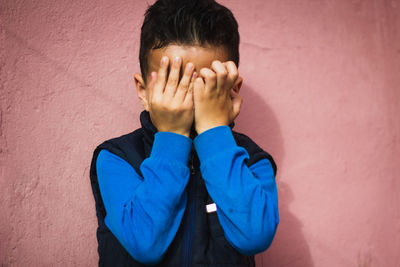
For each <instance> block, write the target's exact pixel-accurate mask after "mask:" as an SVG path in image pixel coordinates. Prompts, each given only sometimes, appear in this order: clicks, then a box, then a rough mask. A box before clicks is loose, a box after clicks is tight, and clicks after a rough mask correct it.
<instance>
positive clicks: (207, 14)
mask: <svg viewBox="0 0 400 267" xmlns="http://www.w3.org/2000/svg"><path fill="white" fill-rule="evenodd" d="M239 41H240V37H239V31H238V23H237V21H236V19H235V17H234V16H233V14H232V12H231V11H230V10H229V9H227V8H226V7H224V6H222V5H220V4H218V3H217V2H215V1H214V0H158V1H156V2H155V3H154V4H153V5H152V6H150V7H149V8H148V9H147V11H146V13H145V18H144V21H143V25H142V31H141V35H140V51H139V61H140V70H141V72H142V75H143V78H144V79H145V80H146V75H147V72H148V68H149V65H148V55H149V52H150V50H151V49H158V48H163V47H166V46H168V45H170V44H178V45H200V46H204V45H214V46H223V47H225V48H226V50H227V52H228V56H229V59H230V60H232V61H233V62H235V64H236V65H237V66H238V65H239Z"/></svg>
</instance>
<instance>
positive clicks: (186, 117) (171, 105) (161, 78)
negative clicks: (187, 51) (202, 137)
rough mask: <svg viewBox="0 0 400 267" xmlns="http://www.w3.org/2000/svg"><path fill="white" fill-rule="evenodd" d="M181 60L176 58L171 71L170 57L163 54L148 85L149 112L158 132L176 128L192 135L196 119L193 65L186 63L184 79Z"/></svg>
mask: <svg viewBox="0 0 400 267" xmlns="http://www.w3.org/2000/svg"><path fill="white" fill-rule="evenodd" d="M181 64H182V58H181V57H177V58H175V59H174V61H173V62H172V63H171V68H170V71H169V75H168V66H169V58H168V57H166V56H164V57H162V58H161V62H160V68H159V70H158V72H152V73H151V81H150V83H149V86H148V87H147V89H148V90H149V113H150V118H151V121H152V122H153V124H154V126H155V127H156V128H157V130H158V131H159V132H173V133H177V134H182V135H185V136H187V137H189V135H190V129H191V126H192V124H193V119H194V111H193V107H194V106H193V80H194V78H193V76H194V75H193V71H194V65H193V64H192V63H190V62H189V63H187V64H186V66H185V70H184V73H183V76H182V79H181V80H179V73H180V69H181ZM167 76H168V80H167Z"/></svg>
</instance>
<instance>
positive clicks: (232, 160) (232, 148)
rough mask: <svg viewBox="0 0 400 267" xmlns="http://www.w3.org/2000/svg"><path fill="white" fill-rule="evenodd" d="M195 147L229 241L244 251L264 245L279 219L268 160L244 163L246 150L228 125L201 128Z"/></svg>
mask: <svg viewBox="0 0 400 267" xmlns="http://www.w3.org/2000/svg"><path fill="white" fill-rule="evenodd" d="M206 144H207V145H206ZM195 147H196V150H197V152H198V154H199V158H200V161H201V172H202V175H203V178H204V180H205V184H206V187H207V190H208V192H209V194H210V196H211V197H212V199H213V200H214V201H215V203H216V205H217V213H218V218H219V221H220V223H221V226H222V227H223V229H224V232H225V236H226V238H227V239H228V241H229V242H230V243H231V244H232V245H233V246H234V247H236V248H237V249H238V250H239V251H240V252H242V253H243V254H249V255H252V254H256V253H258V252H261V251H264V250H265V249H267V248H268V246H269V245H270V243H271V242H272V239H273V237H274V235H275V231H276V228H277V225H278V223H279V214H278V199H277V191H276V184H275V177H274V172H273V169H272V167H271V164H270V162H269V161H268V160H267V159H262V160H260V161H258V162H256V163H255V164H253V165H252V166H251V167H250V168H249V167H248V166H247V165H246V163H245V160H246V159H248V157H249V156H248V153H247V151H246V150H245V149H244V148H242V147H239V146H237V145H236V142H235V140H234V139H233V135H232V132H231V130H230V129H229V127H219V128H218V127H217V128H214V129H211V130H210V132H208V133H207V132H204V136H200V135H199V138H198V139H197V140H196V139H195Z"/></svg>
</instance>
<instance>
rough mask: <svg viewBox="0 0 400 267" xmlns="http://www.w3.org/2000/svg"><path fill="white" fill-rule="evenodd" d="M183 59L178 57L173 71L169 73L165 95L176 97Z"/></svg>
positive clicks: (173, 64) (172, 68) (173, 65)
mask: <svg viewBox="0 0 400 267" xmlns="http://www.w3.org/2000/svg"><path fill="white" fill-rule="evenodd" d="M181 64H182V59H181V57H176V58H175V59H174V61H173V62H172V66H171V69H170V71H169V76H168V81H167V85H166V86H165V94H168V95H170V96H174V95H175V92H176V88H177V86H178V82H179V73H180V71H181Z"/></svg>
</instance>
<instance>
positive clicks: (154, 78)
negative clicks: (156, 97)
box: [147, 71, 157, 99]
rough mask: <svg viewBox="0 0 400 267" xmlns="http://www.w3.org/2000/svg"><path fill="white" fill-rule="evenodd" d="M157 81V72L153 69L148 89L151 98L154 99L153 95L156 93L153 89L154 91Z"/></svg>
mask: <svg viewBox="0 0 400 267" xmlns="http://www.w3.org/2000/svg"><path fill="white" fill-rule="evenodd" d="M156 81H157V72H155V71H152V72H151V73H150V81H149V83H148V86H147V90H148V92H149V99H152V97H153V94H154V92H153V91H154V86H155V84H156Z"/></svg>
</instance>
